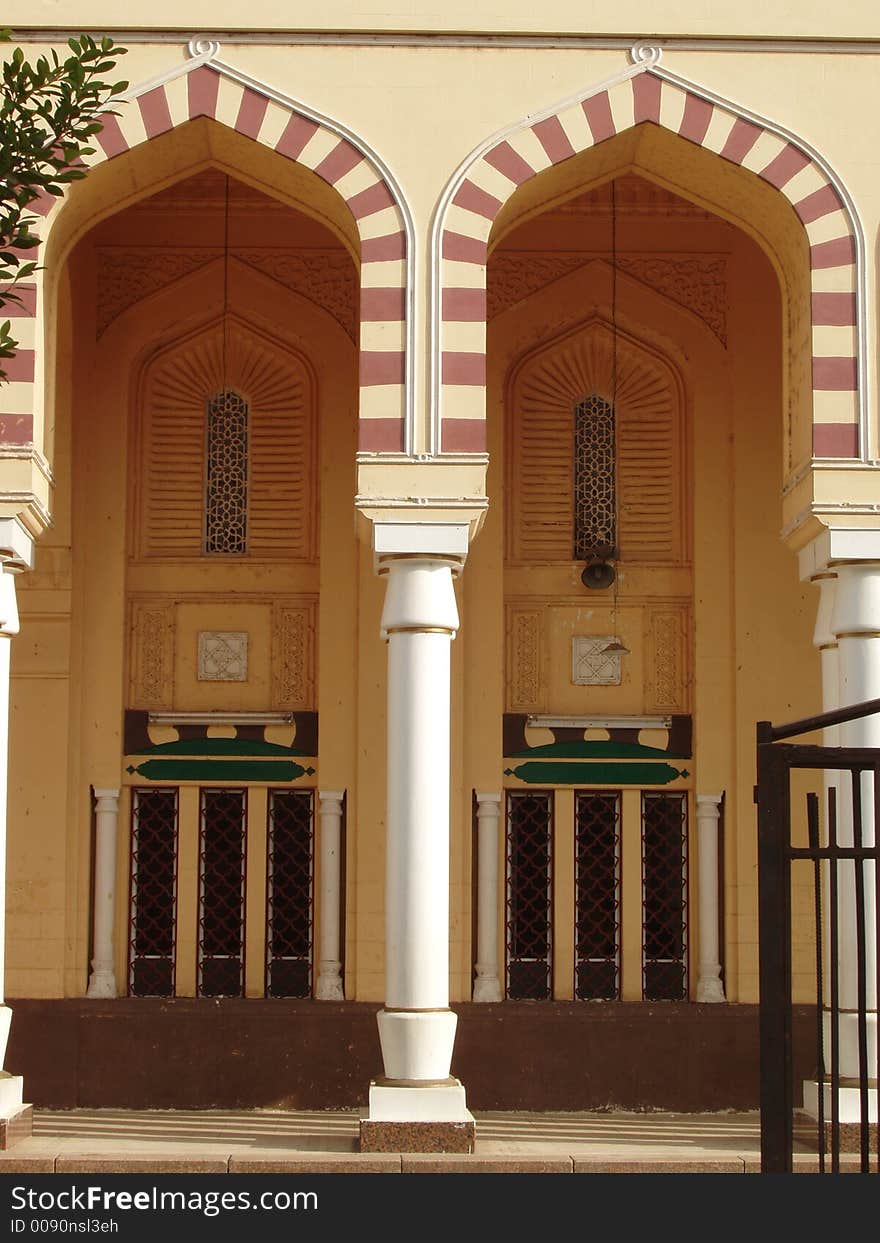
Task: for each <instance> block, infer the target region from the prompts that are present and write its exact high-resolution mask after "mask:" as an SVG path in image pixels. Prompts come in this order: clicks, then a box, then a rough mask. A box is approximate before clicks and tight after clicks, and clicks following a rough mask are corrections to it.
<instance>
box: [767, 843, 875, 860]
mask: <svg viewBox="0 0 880 1243" xmlns="http://www.w3.org/2000/svg"><path fill="white" fill-rule="evenodd" d="M786 853H787V855H788V857H789V859H830V860H834V859H862V860H865V859H878V860H880V844H878V845H876V846H818V847H817V848H816V849H815V850H813V849H811V848H810V847H809V846H789V847H788V850H787V851H786Z"/></svg>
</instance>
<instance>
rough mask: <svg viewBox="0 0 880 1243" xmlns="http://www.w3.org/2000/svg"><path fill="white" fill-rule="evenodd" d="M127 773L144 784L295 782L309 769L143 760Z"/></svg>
mask: <svg viewBox="0 0 880 1243" xmlns="http://www.w3.org/2000/svg"><path fill="white" fill-rule="evenodd" d="M128 771H129V772H130V773H138V775H139V776H141V777H146V778H147V780H148V781H223V782H226V783H227V784H228V783H229V782H230V781H265V782H267V783H271V782H287V781H296V779H297V777H302V775H303V774H304V773H308V774H310V775H311V774H312V773H313V772H314V771H315V770H314V769H313V768H302V767H300V765H299V764H294V763H293V762H292V761H290V762H288V763H285V762H284V761H283V760H145V761H144V763H143V764H138V766H137V767H136V768H129V769H128Z"/></svg>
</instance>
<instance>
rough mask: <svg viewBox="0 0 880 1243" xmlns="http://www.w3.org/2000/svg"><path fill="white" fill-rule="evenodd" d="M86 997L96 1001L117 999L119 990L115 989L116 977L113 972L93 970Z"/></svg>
mask: <svg viewBox="0 0 880 1243" xmlns="http://www.w3.org/2000/svg"><path fill="white" fill-rule="evenodd" d="M86 996H87V997H91V998H93V999H97V1000H100V999H102V998H105V999H106V998H109V997H118V996H119V990H118V989H117V987H116V976H115V975H114V973H113V971H112V970H111V971H108V970H107V969H106V968H102V969H100V970H97V969H95V970H93V971H92V974H91V975H90V976H89V986H88V988H87V989H86Z"/></svg>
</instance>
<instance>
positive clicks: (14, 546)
mask: <svg viewBox="0 0 880 1243" xmlns="http://www.w3.org/2000/svg"><path fill="white" fill-rule="evenodd" d="M0 561H2V563H3V566H4V569H9V570H12V571H13V572H16V571H18V570H30V569H32V567H33V564H34V541H33V540H32V539H31V537H30V535H28V533H27V531H26V530H25V529H24V527H23V526H22V525H21V523H20V522H19V521H18V519H17V518H0Z"/></svg>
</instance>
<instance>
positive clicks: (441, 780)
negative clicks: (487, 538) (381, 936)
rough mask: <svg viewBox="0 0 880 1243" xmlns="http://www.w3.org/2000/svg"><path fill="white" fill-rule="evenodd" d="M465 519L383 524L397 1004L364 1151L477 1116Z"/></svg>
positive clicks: (389, 966)
mask: <svg viewBox="0 0 880 1243" xmlns="http://www.w3.org/2000/svg"><path fill="white" fill-rule="evenodd" d="M467 539H468V530H467V526H466V525H465V524H455V523H449V524H446V523H430V522H428V523H424V524H416V523H407V524H403V523H400V524H393V523H389V524H387V526H383V525H382V524H376V526H375V527H374V530H373V541H374V543H373V547H374V549H375V552H376V557H377V569H378V572H379V574H380V575H384V576H385V578H386V588H385V607H384V610H383V613H382V622H381V628H382V635H383V637H384V638H385V639H387V642H388V717H387V729H388V753H387V763H388V793H387V798H388V808H387V818H386V862H385V998H386V1000H385V1007H384V1009H383V1010H382V1011H380V1013H379V1015H378V1024H379V1041H380V1044H381V1046H382V1061H383V1063H384V1068H385V1075H384V1078H383V1079H382V1080H379V1081H377V1082H374V1083H373V1084H371V1086H370V1108H369V1117H368V1118H367V1119H365V1120H363V1121H362V1124H361V1146H362V1147H364V1146H365V1145H366V1146H368V1145H370V1144H379V1143H381V1142H382V1140H381V1138H377V1137H380V1136H381V1135H382V1134H383V1131H385V1130H387V1128H389V1127H390V1128H391V1131H394V1128H397V1132H394V1133H395V1136H396V1135H397V1133H398V1132H399V1131H400V1128H401V1127H403V1128H404V1130H405V1134H404V1133H402V1132H401V1133H400V1138H399V1140H398V1139H397V1138H395V1141H394V1142H396V1143H397V1142H400V1143H410V1142H412V1143H413V1144H417V1142H418V1141H416V1140H414V1139H413V1133H414V1131H418V1130H419V1127H420V1126H421V1125H422V1124H430V1125H431V1126H434V1125H440V1124H443V1125H445V1124H452V1125H454V1126H459V1127H460V1126H461V1125H462V1124H464V1125H465V1126H466V1127H468V1128H470V1129H471V1130H470V1133H471V1134H472V1128H473V1117H472V1115H471V1114H470V1113H469V1112H468V1110H467V1108H466V1105H465V1093H464V1088H463V1087H462V1085H461V1084H460V1083H459V1082H458V1080H456V1079H452V1078H450V1073H449V1072H450V1066H451V1061H452V1049H453V1044H454V1041H455V1028H456V1023H457V1018H456V1015H455V1014H454V1013H453V1011H452V1010H451V1009H450V1008H449V783H450V766H449V765H450V739H449V731H450V658H451V650H450V649H451V646H452V640H453V638H454V637H455V634H456V631H457V630H458V608H457V606H456V601H455V591H454V588H453V574H454V573H457V572H458V571H459V570H460V569H461V566H462V564H463V562H464V558H465V555H466V553H467Z"/></svg>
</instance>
